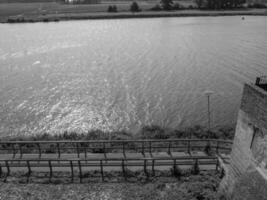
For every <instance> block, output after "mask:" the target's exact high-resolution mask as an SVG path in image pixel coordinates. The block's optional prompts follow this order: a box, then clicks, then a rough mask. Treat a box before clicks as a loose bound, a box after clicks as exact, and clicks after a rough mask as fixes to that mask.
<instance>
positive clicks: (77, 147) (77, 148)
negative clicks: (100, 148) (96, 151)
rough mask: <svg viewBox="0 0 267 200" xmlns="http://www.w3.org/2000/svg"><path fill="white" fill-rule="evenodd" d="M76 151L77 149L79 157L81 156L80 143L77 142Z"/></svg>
mask: <svg viewBox="0 0 267 200" xmlns="http://www.w3.org/2000/svg"><path fill="white" fill-rule="evenodd" d="M76 151H77V155H78V158H80V150H79V143H76Z"/></svg>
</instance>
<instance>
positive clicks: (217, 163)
mask: <svg viewBox="0 0 267 200" xmlns="http://www.w3.org/2000/svg"><path fill="white" fill-rule="evenodd" d="M219 164H220V162H219V159H218V158H217V161H216V171H218V168H219Z"/></svg>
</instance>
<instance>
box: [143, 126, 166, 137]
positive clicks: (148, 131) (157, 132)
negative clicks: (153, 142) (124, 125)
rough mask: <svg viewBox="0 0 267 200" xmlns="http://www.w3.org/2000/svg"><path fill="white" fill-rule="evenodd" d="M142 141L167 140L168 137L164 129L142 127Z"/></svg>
mask: <svg viewBox="0 0 267 200" xmlns="http://www.w3.org/2000/svg"><path fill="white" fill-rule="evenodd" d="M141 138H142V139H167V138H169V136H168V135H167V134H166V133H165V129H164V128H162V127H160V126H157V125H150V126H144V127H143V128H142V130H141Z"/></svg>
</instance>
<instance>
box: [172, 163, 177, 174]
mask: <svg viewBox="0 0 267 200" xmlns="http://www.w3.org/2000/svg"><path fill="white" fill-rule="evenodd" d="M176 171H177V169H176V159H174V160H173V175H175V174H176Z"/></svg>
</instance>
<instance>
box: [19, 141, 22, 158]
mask: <svg viewBox="0 0 267 200" xmlns="http://www.w3.org/2000/svg"><path fill="white" fill-rule="evenodd" d="M19 151H20V158H22V155H23V152H22V146H21V144H19Z"/></svg>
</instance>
